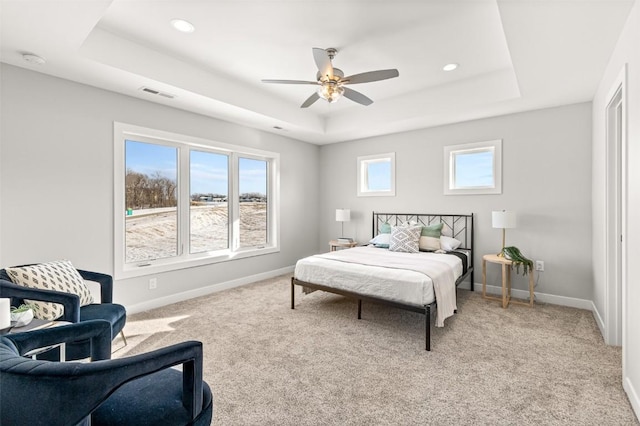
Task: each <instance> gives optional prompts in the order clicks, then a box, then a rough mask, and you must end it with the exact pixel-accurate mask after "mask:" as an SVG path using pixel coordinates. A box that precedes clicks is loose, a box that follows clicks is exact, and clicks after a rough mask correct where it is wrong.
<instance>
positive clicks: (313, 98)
mask: <svg viewBox="0 0 640 426" xmlns="http://www.w3.org/2000/svg"><path fill="white" fill-rule="evenodd" d="M318 99H320V95H318V92H313V95H311V96H309V97H308V98H307V100H306V101H304V102H303V103H302V105H300V108H307V107H310V106H311V105H312V104H313V103H314V102H315V101H317V100H318Z"/></svg>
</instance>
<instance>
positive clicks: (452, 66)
mask: <svg viewBox="0 0 640 426" xmlns="http://www.w3.org/2000/svg"><path fill="white" fill-rule="evenodd" d="M456 68H458V64H454V63H451V64H447V65H445V66H444V67H442V69H443V70H444V71H453V70H455V69H456Z"/></svg>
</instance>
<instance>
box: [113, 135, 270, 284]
mask: <svg viewBox="0 0 640 426" xmlns="http://www.w3.org/2000/svg"><path fill="white" fill-rule="evenodd" d="M114 143H115V156H114V157H115V164H114V170H115V179H114V182H115V187H114V207H115V220H114V225H115V232H114V235H115V238H114V241H115V248H114V254H115V275H116V277H117V278H128V277H134V276H140V275H147V274H153V273H158V272H165V271H170V270H174V269H180V268H186V267H191V266H198V265H204V264H207V263H213V262H220V261H225V260H231V259H236V258H241V257H248V256H256V255H261V254H266V253H273V252H276V251H278V250H279V242H278V240H279V238H278V223H279V218H278V212H279V206H278V195H279V194H278V187H277V182H278V179H277V176H278V173H279V169H278V168H279V154H277V153H272V152H267V151H262V150H256V149H251V148H246V147H242V146H236V145H230V144H224V143H219V142H214V141H209V140H204V139H200V138H194V137H190V136H185V135H179V134H174V133H169V132H163V131H159V130H153V129H147V128H142V127H138V126H133V125H129V124H123V123H114Z"/></svg>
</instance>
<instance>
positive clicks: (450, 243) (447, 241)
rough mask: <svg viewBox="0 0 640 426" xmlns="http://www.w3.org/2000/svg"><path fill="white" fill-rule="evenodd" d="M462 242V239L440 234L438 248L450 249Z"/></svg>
mask: <svg viewBox="0 0 640 426" xmlns="http://www.w3.org/2000/svg"><path fill="white" fill-rule="evenodd" d="M461 244H462V241H460V240H456V239H455V238H451V237H447V236H446V235H442V236H440V248H442V250H446V251H451V250H455V249H457V248H458V247H460V245H461Z"/></svg>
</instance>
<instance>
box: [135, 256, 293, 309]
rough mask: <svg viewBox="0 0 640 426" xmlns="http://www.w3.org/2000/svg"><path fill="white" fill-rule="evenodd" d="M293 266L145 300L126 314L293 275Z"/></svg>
mask: <svg viewBox="0 0 640 426" xmlns="http://www.w3.org/2000/svg"><path fill="white" fill-rule="evenodd" d="M293 269H294V266H287V267H284V268H280V269H276V270H273V271H267V272H262V273H260V274H255V275H250V276H248V277H242V278H238V279H236V280H231V281H226V282H223V283H217V284H212V285H210V286H206V287H201V288H198V289H195V290H189V291H185V292H182V293H176V294H171V295H169V296H164V297H159V298H157V299H152V300H147V301H145V302H142V303H136V304H135V305H129V306H126V309H127V314H135V313H138V312H144V311H148V310H149V309H155V308H160V307H162V306H167V305H170V304H172V303H176V302H182V301H183V300H189V299H193V298H195V297H202V296H206V295H207V294H211V293H216V292H218V291H222V290H227V289H230V288H235V287H240V286H243V285H247V284H251V283H254V282H256V281H261V280H266V279H269V278H273V277H277V276H279V275H284V274H290V273H293Z"/></svg>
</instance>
